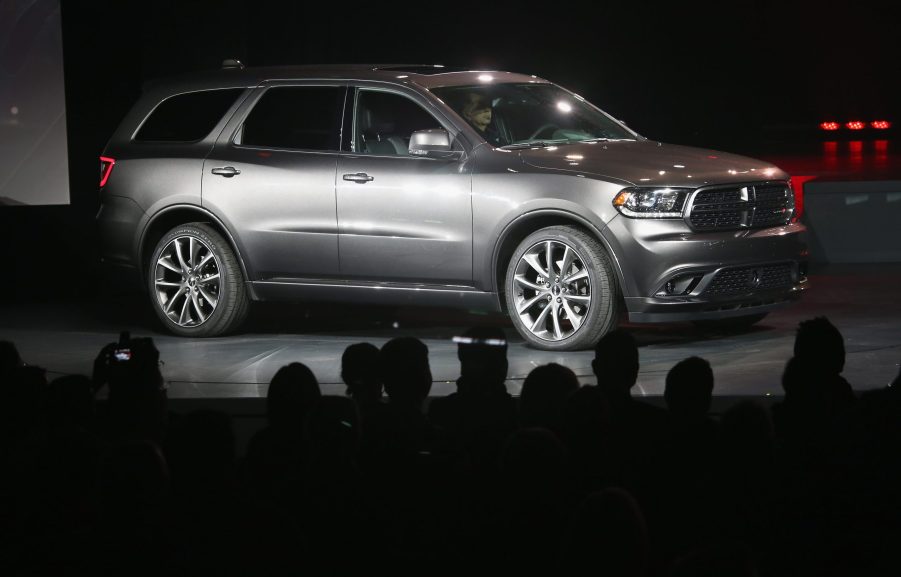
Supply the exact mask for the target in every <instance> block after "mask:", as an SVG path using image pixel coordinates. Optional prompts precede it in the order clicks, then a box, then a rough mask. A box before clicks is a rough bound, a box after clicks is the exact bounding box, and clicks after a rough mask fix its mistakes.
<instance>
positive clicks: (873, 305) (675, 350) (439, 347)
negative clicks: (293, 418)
mask: <svg viewBox="0 0 901 577" xmlns="http://www.w3.org/2000/svg"><path fill="white" fill-rule="evenodd" d="M151 314H152V313H150V312H149V309H148V307H146V306H144V304H143V302H136V301H135V298H126V297H118V298H111V299H110V298H108V299H98V300H96V301H75V302H65V303H60V302H25V303H16V304H11V303H6V304H4V305H2V306H0V339H4V340H11V341H13V342H14V343H16V345H17V347H18V348H19V351H20V352H21V354H22V357H23V359H24V360H25V361H26V362H28V363H30V364H34V365H39V366H42V367H45V368H46V369H47V371H48V377H50V378H53V377H55V376H58V375H61V374H69V373H84V374H89V372H90V370H91V365H92V361H93V358H94V356H95V355H96V354H97V352H98V351H99V350H100V348H101V347H102V346H103V345H105V344H106V343H108V342H111V341H114V340H116V338H117V336H118V334H119V331H121V330H129V331H131V334H132V336H151V337H153V338H154V341H155V343H156V345H157V347H158V348H159V349H160V352H161V358H162V359H163V360H164V362H165V365H164V366H163V373H164V375H165V377H166V378H167V380H168V381H169V384H170V388H169V395H170V398H173V399H175V398H178V399H190V398H196V399H224V398H236V397H237V398H249V397H264V396H265V394H266V388H267V383H268V382H269V380H270V379H271V377H272V375H273V374H274V373H275V371H276V370H278V368H279V367H281V366H282V365H285V364H287V363H289V362H293V361H300V362H303V363H305V364H307V365H308V366H309V367H310V368H311V369H312V370H313V372H314V373H315V374H316V376H317V377H318V379H319V381H320V383H321V386H322V389H323V392H324V393H326V394H342V393H343V392H344V386H343V384H341V377H340V359H341V354H342V352H343V351H344V349H345V347H347V346H348V345H350V344H352V343H356V342H360V341H369V342H372V343H373V344H375V345H377V346H380V345H382V344H383V343H385V342H386V341H387V340H388V339H390V338H392V337H395V336H400V335H412V336H415V337H418V338H420V339H422V340H423V341H424V342H425V343H426V344H427V345H428V347H429V354H430V362H431V368H432V374H433V377H434V379H435V382H434V384H433V387H432V395H433V396H440V395H444V394H447V393H450V392H452V391H453V390H454V380H455V379H456V378H457V376H458V371H459V363H458V361H457V357H456V345H454V344H453V342H452V338H453V337H454V336H455V335H458V334H460V333H462V332H463V331H464V330H466V328H468V327H469V326H472V325H475V324H482V323H490V324H493V325H497V326H500V327H502V328H503V329H504V330H505V331H506V332H507V334H508V337H509V342H510V346H509V354H508V357H509V361H510V369H509V373H508V376H509V378H508V388H509V390H510V392H512V393H514V394H516V393H518V392H519V390H520V388H521V386H522V382H523V379H524V378H525V377H526V375H528V373H529V371H531V370H532V369H533V368H534V367H536V366H539V365H542V364H545V363H551V362H555V363H560V364H563V365H566V366H568V367H570V368H571V369H573V370H574V371H575V372H576V373H577V374H578V375H579V377H580V380H582V381H583V382H584V383H592V382H594V375H592V374H591V358H592V353H591V352H590V351H583V352H573V353H552V352H545V351H537V350H534V349H531V348H529V347H527V346H526V345H525V344H524V343H523V341H522V339H521V338H519V336H518V335H517V334H516V333H515V331H514V329H513V327H512V326H511V325H510V324H509V323H508V322H507V321H506V319H505V318H503V317H501V316H499V315H479V314H475V313H471V312H462V313H461V312H459V311H449V310H443V309H412V308H409V309H372V308H360V307H342V306H336V305H318V306H315V307H305V306H302V305H291V306H284V305H273V304H266V305H261V306H258V307H256V308H255V309H254V311H253V317H252V321H251V322H250V323H249V325H248V326H247V327H245V332H243V333H242V334H240V335H236V336H230V337H225V338H216V339H184V338H177V337H173V336H171V335H167V334H163V333H161V332H160V331H159V328H158V326H157V325H156V324H155V322H154V319H153V318H151ZM819 315H825V316H827V317H828V318H829V319H830V320H832V321H833V323H835V324H836V325H837V326H838V327H839V329H840V330H841V331H842V333H843V335H844V336H845V342H846V349H847V363H846V367H845V373H844V374H845V376H846V378H847V379H848V380H849V381H850V382H851V384H852V385H853V386H854V388H855V389H857V390H865V389H872V388H878V387H884V386H886V385H887V384H888V383H889V382H891V380H892V379H893V378H894V377H895V375H896V374H897V373H898V367H899V361H901V264H891V265H854V266H851V265H847V266H831V267H826V268H821V269H820V270H817V269H814V270H813V271H812V276H811V289H810V290H809V291H808V292H807V293H806V294H805V298H804V299H802V301H801V302H800V303H798V304H796V305H794V306H792V307H791V308H788V309H783V310H781V311H778V312H775V313H772V314H770V316H769V317H767V318H766V319H764V321H762V322H761V323H760V324H759V325H758V326H756V327H754V328H753V329H751V330H748V331H746V332H743V333H737V334H729V333H712V332H703V331H699V330H698V329H696V328H695V327H694V326H693V325H691V324H688V323H676V324H670V325H626V326H627V328H629V329H630V330H632V331H633V332H634V334H635V335H636V337H637V339H638V341H639V344H640V347H641V348H640V354H641V373H640V375H639V380H638V385H637V387H636V388H637V390H636V393H639V394H642V395H647V396H657V395H660V394H662V392H663V386H664V379H665V377H666V373H667V371H668V370H669V368H670V367H672V366H673V364H674V363H676V362H677V361H679V360H681V359H683V358H685V357H688V356H691V355H698V356H701V357H704V358H706V359H707V360H709V361H710V363H711V364H712V366H713V369H714V374H715V377H716V388H715V394H716V395H717V396H719V397H730V398H731V397H756V398H764V397H774V396H779V395H780V394H781V388H780V377H781V374H782V369H783V367H784V365H785V361H786V360H787V359H788V358H789V357H790V356H791V349H792V343H793V339H794V331H795V329H796V327H797V325H798V323H799V322H800V321H802V320H804V319H807V318H811V317H814V316H819Z"/></svg>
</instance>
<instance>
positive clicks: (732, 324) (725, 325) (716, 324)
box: [692, 313, 768, 332]
mask: <svg viewBox="0 0 901 577" xmlns="http://www.w3.org/2000/svg"><path fill="white" fill-rule="evenodd" d="M767 314H768V313H757V314H756V315H745V316H743V317H731V318H726V319H704V320H698V321H692V322H693V323H694V325H695V326H696V327H698V328H699V329H702V330H711V331H723V332H741V331H745V330H748V329H749V328H751V327H752V326H753V325H756V324H757V323H759V322H760V321H762V320H763V319H764V318H765V317H766V315H767Z"/></svg>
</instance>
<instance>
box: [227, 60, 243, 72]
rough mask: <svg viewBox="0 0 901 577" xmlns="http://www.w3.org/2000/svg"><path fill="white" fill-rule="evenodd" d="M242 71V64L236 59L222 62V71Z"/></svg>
mask: <svg viewBox="0 0 901 577" xmlns="http://www.w3.org/2000/svg"><path fill="white" fill-rule="evenodd" d="M231 69H237V70H244V63H243V62H241V61H240V60H238V59H237V58H228V59H226V60H223V61H222V70H231Z"/></svg>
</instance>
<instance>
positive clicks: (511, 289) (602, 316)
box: [505, 226, 619, 350]
mask: <svg viewBox="0 0 901 577" xmlns="http://www.w3.org/2000/svg"><path fill="white" fill-rule="evenodd" d="M505 288H506V301H507V309H508V312H509V314H510V318H511V320H512V321H513V325H514V326H515V327H516V330H517V331H519V334H521V335H522V336H523V338H524V339H525V340H526V341H527V342H528V343H529V344H530V345H532V346H534V347H537V348H540V349H546V350H576V349H585V348H590V347H593V346H594V345H595V343H597V341H598V340H599V339H600V338H601V337H602V336H603V335H604V334H605V333H607V332H609V331H610V330H612V329H614V328H616V324H617V319H618V311H619V305H618V303H619V293H618V288H617V284H616V277H615V275H614V272H613V267H612V266H611V264H610V260H609V258H608V257H607V253H606V252H605V251H604V249H603V247H602V246H601V245H600V243H599V242H598V241H597V240H596V239H594V238H593V237H592V236H591V235H589V234H586V233H585V232H584V231H582V230H581V229H579V228H577V227H574V226H551V227H547V228H543V229H541V230H538V231H536V232H534V233H532V234H531V235H529V236H528V237H526V238H525V239H524V240H523V241H522V242H521V243H520V244H519V246H518V247H517V248H516V251H515V252H514V253H513V256H512V258H511V259H510V262H509V265H508V267H507V275H506V282H505Z"/></svg>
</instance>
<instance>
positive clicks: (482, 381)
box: [457, 327, 507, 393]
mask: <svg viewBox="0 0 901 577" xmlns="http://www.w3.org/2000/svg"><path fill="white" fill-rule="evenodd" d="M457 358H458V359H460V376H461V377H462V381H463V383H462V386H463V388H464V390H463V391H461V392H475V393H478V392H487V391H486V390H488V389H492V388H495V387H503V386H504V381H506V380H507V335H505V334H504V331H503V330H501V329H499V328H496V327H473V328H471V329H469V330H468V331H466V332H465V333H463V337H462V338H461V339H460V340H459V343H458V344H457Z"/></svg>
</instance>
